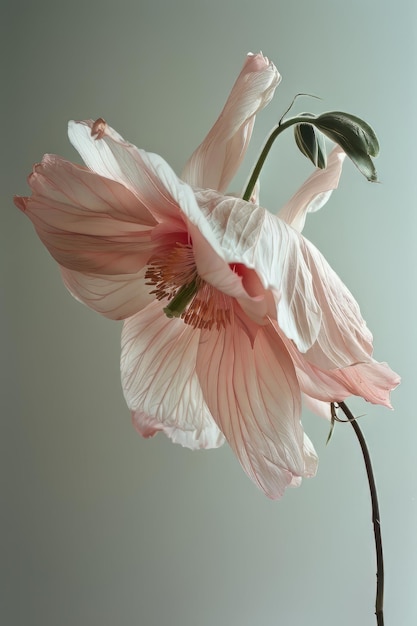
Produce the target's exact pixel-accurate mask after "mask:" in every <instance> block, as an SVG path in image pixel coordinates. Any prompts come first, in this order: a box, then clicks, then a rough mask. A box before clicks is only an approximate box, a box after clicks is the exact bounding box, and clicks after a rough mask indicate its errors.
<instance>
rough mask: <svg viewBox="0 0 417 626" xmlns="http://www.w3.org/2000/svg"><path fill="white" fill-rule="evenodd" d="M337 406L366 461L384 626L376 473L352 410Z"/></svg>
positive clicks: (378, 613)
mask: <svg viewBox="0 0 417 626" xmlns="http://www.w3.org/2000/svg"><path fill="white" fill-rule="evenodd" d="M337 405H338V406H339V407H340V408H341V409H342V411H343V413H344V414H345V415H346V417H347V419H348V420H349V422H350V423H351V424H352V428H353V430H354V431H355V434H356V437H357V438H358V441H359V445H360V447H361V450H362V455H363V459H364V461H365V467H366V473H367V475H368V483H369V490H370V493H371V502H372V522H373V526H374V536H375V551H376V598H375V615H376V621H377V625H378V626H384V556H383V552H382V537H381V522H380V517H379V504H378V494H377V490H376V484H375V478H374V472H373V469H372V463H371V457H370V455H369V450H368V446H367V445H366V441H365V437H364V436H363V433H362V431H361V429H360V428H359V424H358V422H357V420H356V418H355V417H354V415H353V414H352V413H351V411H350V409H349V408H348V407H347V405H346V404H345V403H344V402H338V403H337Z"/></svg>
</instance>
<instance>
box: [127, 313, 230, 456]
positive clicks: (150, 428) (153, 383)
mask: <svg viewBox="0 0 417 626" xmlns="http://www.w3.org/2000/svg"><path fill="white" fill-rule="evenodd" d="M199 336H200V331H198V330H195V329H194V328H192V327H191V326H187V325H186V324H184V322H183V321H182V320H180V319H178V318H176V319H168V318H167V317H166V316H165V315H164V314H163V312H162V306H161V303H160V302H154V303H152V304H150V305H149V306H148V307H146V308H145V309H144V310H143V311H141V312H140V313H138V314H137V315H134V316H133V317H130V318H129V319H127V320H126V321H125V323H124V327H123V333H122V356H121V372H122V385H123V391H124V394H125V398H126V402H127V404H128V406H129V408H130V409H131V410H132V417H133V421H134V424H135V426H136V428H137V430H138V431H139V432H140V433H141V434H142V435H144V436H152V435H153V434H155V433H156V432H157V431H163V432H164V433H165V434H166V435H167V436H168V437H170V438H171V439H172V440H173V441H174V442H175V443H180V444H182V445H183V446H186V447H189V448H193V449H197V448H216V447H218V446H220V445H222V443H223V441H224V437H223V435H222V433H221V432H220V431H219V429H218V428H217V426H216V424H215V422H214V420H213V418H212V416H211V414H210V411H209V409H208V408H207V405H206V403H205V401H204V398H203V394H202V391H201V387H200V384H199V381H198V378H197V376H196V373H195V362H196V355H197V349H198V342H199Z"/></svg>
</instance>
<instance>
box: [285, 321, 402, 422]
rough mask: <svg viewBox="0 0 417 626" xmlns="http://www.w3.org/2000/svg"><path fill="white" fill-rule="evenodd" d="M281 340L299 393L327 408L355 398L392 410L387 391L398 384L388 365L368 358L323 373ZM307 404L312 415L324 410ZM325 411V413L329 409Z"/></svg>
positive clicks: (303, 355) (315, 405) (312, 404)
mask: <svg viewBox="0 0 417 626" xmlns="http://www.w3.org/2000/svg"><path fill="white" fill-rule="evenodd" d="M278 332H280V331H278ZM281 336H282V333H281ZM282 338H283V341H284V343H285V345H286V347H287V349H288V351H289V353H290V355H291V358H292V360H293V363H294V366H295V370H296V372H297V377H298V381H299V383H300V387H301V390H302V391H303V392H304V393H305V394H306V395H307V396H310V398H312V399H313V400H315V401H319V402H325V403H327V405H328V404H329V403H330V402H341V401H343V400H345V399H346V398H348V397H349V396H352V395H354V396H359V397H361V398H363V399H364V400H366V401H367V402H371V403H372V404H380V405H382V406H386V407H388V408H392V407H391V404H390V399H389V396H390V392H391V391H392V390H393V389H395V387H397V385H399V383H400V377H399V376H398V374H396V373H395V372H393V371H392V370H391V368H390V367H389V366H388V365H387V363H378V362H377V361H375V360H374V359H372V358H371V357H369V358H368V359H367V360H366V361H364V362H362V363H354V364H352V365H350V366H348V367H344V368H338V369H328V370H325V369H321V368H320V367H318V366H316V365H313V364H312V363H311V362H309V360H308V359H307V358H306V355H305V354H301V353H300V352H299V351H298V350H297V348H296V347H295V346H294V344H293V343H292V342H291V341H288V340H287V339H286V338H285V337H282ZM308 405H309V407H310V408H311V409H312V410H313V411H314V412H315V413H318V414H322V409H323V407H321V406H320V405H319V404H315V403H312V402H310V401H309V400H308ZM324 410H325V412H326V414H327V413H328V410H326V409H324ZM328 417H329V415H328Z"/></svg>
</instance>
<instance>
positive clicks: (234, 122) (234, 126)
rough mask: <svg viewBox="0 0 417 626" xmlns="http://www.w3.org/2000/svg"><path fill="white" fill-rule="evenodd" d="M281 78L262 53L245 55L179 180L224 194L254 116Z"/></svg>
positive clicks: (235, 168) (235, 169) (247, 138)
mask: <svg viewBox="0 0 417 626" xmlns="http://www.w3.org/2000/svg"><path fill="white" fill-rule="evenodd" d="M280 80H281V77H280V75H279V73H278V71H277V69H276V67H275V66H274V65H273V63H270V62H269V61H268V59H267V58H266V57H264V56H263V55H262V54H255V55H253V54H249V55H248V57H247V59H246V62H245V64H244V66H243V68H242V71H241V72H240V74H239V76H238V78H237V80H236V82H235V84H234V86H233V88H232V91H231V93H230V95H229V98H228V99H227V102H226V104H225V106H224V108H223V111H222V112H221V114H220V116H219V118H218V119H217V121H216V123H215V124H214V126H213V127H212V129H211V130H210V132H209V134H208V135H207V137H206V138H205V139H204V141H203V142H202V143H201V144H200V146H199V147H198V148H197V149H196V150H195V152H194V153H193V154H192V156H191V158H190V159H189V160H188V162H187V164H186V165H185V168H184V170H183V172H182V175H181V178H182V179H183V180H185V181H187V182H188V183H189V184H190V185H192V186H193V187H203V188H211V189H217V190H218V191H225V190H226V188H227V186H228V184H229V183H230V181H231V180H232V178H233V176H234V175H235V173H236V171H237V169H238V167H239V165H240V163H241V162H242V160H243V157H244V156H245V153H246V149H247V147H248V144H249V140H250V137H251V134H252V128H253V125H254V122H255V115H256V114H257V113H258V112H259V111H260V110H261V109H262V108H263V107H265V106H266V105H267V104H268V102H270V100H271V98H272V96H273V94H274V91H275V88H276V86H277V85H278V83H279V81H280Z"/></svg>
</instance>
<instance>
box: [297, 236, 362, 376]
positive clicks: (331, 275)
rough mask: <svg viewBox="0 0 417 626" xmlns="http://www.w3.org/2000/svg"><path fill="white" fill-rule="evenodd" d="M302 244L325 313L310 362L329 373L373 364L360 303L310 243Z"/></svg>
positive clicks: (311, 350)
mask: <svg viewBox="0 0 417 626" xmlns="http://www.w3.org/2000/svg"><path fill="white" fill-rule="evenodd" d="M302 241H303V245H302V247H301V252H302V254H303V256H304V258H305V261H306V264H307V266H308V269H309V271H310V273H311V276H312V279H313V285H314V293H315V296H316V299H317V302H318V303H319V305H320V309H321V312H322V323H321V325H320V332H319V334H318V336H317V340H316V342H315V343H314V344H313V345H312V346H311V348H309V349H308V350H307V351H306V355H305V356H306V359H307V360H308V361H310V362H311V363H312V364H314V365H316V366H318V367H320V368H322V369H325V370H327V369H333V368H345V367H348V366H350V365H353V364H355V363H363V362H365V363H366V362H368V361H370V357H371V355H372V351H373V346H372V334H371V332H370V330H369V329H368V327H367V325H366V322H365V320H364V319H363V317H362V315H361V312H360V309H359V305H358V303H357V302H356V300H355V299H354V297H353V296H352V294H351V293H350V291H349V290H348V288H347V287H346V286H345V285H344V284H343V282H342V281H341V280H340V278H339V276H338V275H337V274H336V272H334V271H333V270H332V268H331V267H330V265H329V264H328V263H327V261H326V259H325V258H324V257H323V255H322V254H321V253H320V252H319V251H318V250H317V248H316V247H315V246H313V244H312V243H311V242H309V241H308V240H307V239H304V238H303V239H302Z"/></svg>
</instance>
